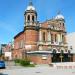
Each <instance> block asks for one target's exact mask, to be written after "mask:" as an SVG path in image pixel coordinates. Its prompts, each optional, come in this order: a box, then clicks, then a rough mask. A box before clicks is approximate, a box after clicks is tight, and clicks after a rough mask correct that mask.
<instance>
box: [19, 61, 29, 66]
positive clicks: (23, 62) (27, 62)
mask: <svg viewBox="0 0 75 75" xmlns="http://www.w3.org/2000/svg"><path fill="white" fill-rule="evenodd" d="M20 64H21V65H22V66H28V65H30V61H28V60H21V61H20Z"/></svg>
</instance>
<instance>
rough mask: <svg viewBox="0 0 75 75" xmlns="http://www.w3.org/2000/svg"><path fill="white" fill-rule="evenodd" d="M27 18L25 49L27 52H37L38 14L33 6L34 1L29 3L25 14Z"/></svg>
mask: <svg viewBox="0 0 75 75" xmlns="http://www.w3.org/2000/svg"><path fill="white" fill-rule="evenodd" d="M24 17H25V26H24V33H25V47H26V50H37V48H38V47H37V41H38V29H37V12H36V10H35V7H34V6H33V3H32V1H30V2H29V5H28V7H27V9H26V11H25V13H24Z"/></svg>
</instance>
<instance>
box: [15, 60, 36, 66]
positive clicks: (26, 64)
mask: <svg viewBox="0 0 75 75" xmlns="http://www.w3.org/2000/svg"><path fill="white" fill-rule="evenodd" d="M14 62H15V63H19V65H21V66H24V67H35V65H34V64H30V61H29V60H27V59H15V60H14Z"/></svg>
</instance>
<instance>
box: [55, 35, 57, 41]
mask: <svg viewBox="0 0 75 75" xmlns="http://www.w3.org/2000/svg"><path fill="white" fill-rule="evenodd" d="M55 42H57V34H55Z"/></svg>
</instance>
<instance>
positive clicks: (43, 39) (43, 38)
mask: <svg viewBox="0 0 75 75" xmlns="http://www.w3.org/2000/svg"><path fill="white" fill-rule="evenodd" d="M43 41H45V32H43Z"/></svg>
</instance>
